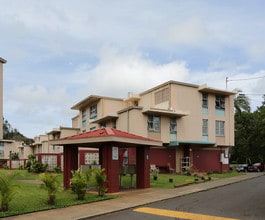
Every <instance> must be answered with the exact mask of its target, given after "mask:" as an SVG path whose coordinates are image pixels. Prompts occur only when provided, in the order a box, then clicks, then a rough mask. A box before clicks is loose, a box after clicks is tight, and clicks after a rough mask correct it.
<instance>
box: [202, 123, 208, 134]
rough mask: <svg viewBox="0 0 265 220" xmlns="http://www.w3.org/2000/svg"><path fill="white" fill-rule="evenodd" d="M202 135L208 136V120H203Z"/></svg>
mask: <svg viewBox="0 0 265 220" xmlns="http://www.w3.org/2000/svg"><path fill="white" fill-rule="evenodd" d="M202 135H205V136H206V135H208V119H202Z"/></svg>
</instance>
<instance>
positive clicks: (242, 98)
mask: <svg viewBox="0 0 265 220" xmlns="http://www.w3.org/2000/svg"><path fill="white" fill-rule="evenodd" d="M236 91H237V96H236V97H235V100H234V105H235V110H236V113H237V112H238V113H239V114H241V112H242V111H246V112H250V110H251V108H250V103H249V98H248V97H247V96H246V95H245V94H243V93H240V92H242V91H241V90H240V89H236Z"/></svg>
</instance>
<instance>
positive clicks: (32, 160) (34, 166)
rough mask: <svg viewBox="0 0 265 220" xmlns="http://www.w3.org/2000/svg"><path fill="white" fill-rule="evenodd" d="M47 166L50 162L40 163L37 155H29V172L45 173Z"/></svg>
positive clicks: (27, 166)
mask: <svg viewBox="0 0 265 220" xmlns="http://www.w3.org/2000/svg"><path fill="white" fill-rule="evenodd" d="M47 167H48V164H42V163H39V162H38V161H37V159H36V156H35V155H33V154H31V155H29V156H28V162H27V164H26V168H27V170H28V172H33V173H43V172H45V171H46V170H47Z"/></svg>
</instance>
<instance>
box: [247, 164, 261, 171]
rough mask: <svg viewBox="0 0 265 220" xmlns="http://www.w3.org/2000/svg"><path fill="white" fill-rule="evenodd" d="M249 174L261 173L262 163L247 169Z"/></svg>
mask: <svg viewBox="0 0 265 220" xmlns="http://www.w3.org/2000/svg"><path fill="white" fill-rule="evenodd" d="M248 171H249V172H263V171H264V163H254V164H252V165H251V166H249V167H248Z"/></svg>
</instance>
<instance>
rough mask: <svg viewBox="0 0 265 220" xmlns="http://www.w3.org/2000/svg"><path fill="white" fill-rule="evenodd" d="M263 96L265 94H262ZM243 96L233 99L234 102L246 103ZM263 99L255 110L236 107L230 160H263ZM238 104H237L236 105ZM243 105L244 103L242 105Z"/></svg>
mask: <svg viewBox="0 0 265 220" xmlns="http://www.w3.org/2000/svg"><path fill="white" fill-rule="evenodd" d="M263 98H265V96H264V95H263ZM236 100H237V101H238V100H239V101H238V102H236ZM242 100H244V97H241V98H237V99H235V106H236V103H237V104H238V103H243V104H247V102H245V101H242ZM264 104H265V100H264V102H263V103H262V105H261V106H260V107H258V108H257V110H256V111H254V112H250V111H248V109H249V110H250V108H248V107H247V108H245V109H246V110H247V111H243V108H236V109H237V110H236V112H235V146H234V147H233V148H232V150H231V160H232V161H234V162H238V163H255V162H265V105H264ZM238 106H239V105H238ZM243 106H244V105H243Z"/></svg>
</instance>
